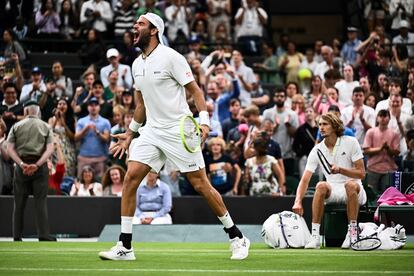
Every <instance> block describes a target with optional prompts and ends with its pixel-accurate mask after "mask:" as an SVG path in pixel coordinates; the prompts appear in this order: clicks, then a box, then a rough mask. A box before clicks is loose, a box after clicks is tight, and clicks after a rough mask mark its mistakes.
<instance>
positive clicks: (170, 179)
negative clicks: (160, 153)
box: [160, 159, 181, 197]
mask: <svg viewBox="0 0 414 276" xmlns="http://www.w3.org/2000/svg"><path fill="white" fill-rule="evenodd" d="M179 176H180V172H179V170H178V168H177V166H175V165H174V163H172V162H171V161H170V160H169V159H167V160H166V161H165V164H164V167H163V168H162V169H161V171H160V180H161V181H162V182H164V183H166V184H167V185H168V187H169V188H170V191H171V195H172V196H173V197H176V196H181V191H180V187H179Z"/></svg>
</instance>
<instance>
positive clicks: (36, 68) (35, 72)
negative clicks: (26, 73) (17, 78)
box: [32, 66, 42, 74]
mask: <svg viewBox="0 0 414 276" xmlns="http://www.w3.org/2000/svg"><path fill="white" fill-rule="evenodd" d="M41 73H42V70H40V68H39V67H38V66H35V67H33V68H32V74H41Z"/></svg>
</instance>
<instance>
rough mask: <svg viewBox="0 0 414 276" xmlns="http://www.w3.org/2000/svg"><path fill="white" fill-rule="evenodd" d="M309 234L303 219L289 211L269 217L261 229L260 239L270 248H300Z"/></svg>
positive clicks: (308, 237)
mask: <svg viewBox="0 0 414 276" xmlns="http://www.w3.org/2000/svg"><path fill="white" fill-rule="evenodd" d="M310 237H311V234H310V232H309V229H308V226H307V225H306V222H305V220H304V218H303V217H301V216H299V215H298V214H295V213H293V212H290V211H283V212H280V213H277V214H273V215H271V216H270V217H269V218H268V219H267V220H266V221H265V222H264V223H263V227H262V238H263V239H264V242H265V243H266V244H267V245H269V246H270V247H272V248H301V247H304V246H305V245H306V243H307V242H308V241H309V239H310Z"/></svg>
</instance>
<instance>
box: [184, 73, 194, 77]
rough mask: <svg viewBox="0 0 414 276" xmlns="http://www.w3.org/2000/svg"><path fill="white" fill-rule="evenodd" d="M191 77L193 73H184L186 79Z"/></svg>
mask: <svg viewBox="0 0 414 276" xmlns="http://www.w3.org/2000/svg"><path fill="white" fill-rule="evenodd" d="M192 75H193V73H191V72H187V73H185V76H186V77H187V78H191V76H192Z"/></svg>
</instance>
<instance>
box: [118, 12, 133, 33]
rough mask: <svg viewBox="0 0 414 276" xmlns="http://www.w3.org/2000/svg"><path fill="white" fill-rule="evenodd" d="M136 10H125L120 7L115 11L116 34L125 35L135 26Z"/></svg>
mask: <svg viewBox="0 0 414 276" xmlns="http://www.w3.org/2000/svg"><path fill="white" fill-rule="evenodd" d="M134 20H135V12H134V10H133V9H129V10H127V11H124V10H122V9H119V10H117V11H116V12H115V30H114V33H115V36H123V35H124V33H125V32H126V31H131V30H132V27H133V26H134Z"/></svg>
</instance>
